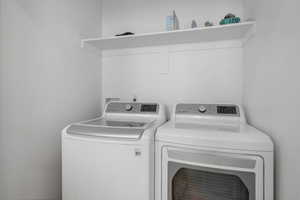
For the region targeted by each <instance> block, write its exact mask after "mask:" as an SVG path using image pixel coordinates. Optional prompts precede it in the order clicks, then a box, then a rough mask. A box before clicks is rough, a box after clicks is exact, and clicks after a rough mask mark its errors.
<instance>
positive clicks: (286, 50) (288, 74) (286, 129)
mask: <svg viewBox="0 0 300 200" xmlns="http://www.w3.org/2000/svg"><path fill="white" fill-rule="evenodd" d="M247 4H248V5H246V8H247V15H249V16H253V17H255V18H256V20H257V33H256V36H255V38H253V40H251V41H250V42H249V43H248V44H247V46H246V49H245V52H244V55H245V86H244V103H245V106H246V109H247V113H248V118H249V119H250V123H251V124H253V125H254V126H256V127H258V128H260V129H261V130H264V131H265V132H267V133H269V134H270V135H271V136H272V138H273V139H274V142H275V151H276V158H275V160H276V174H275V176H276V189H275V192H276V196H277V198H276V199H277V200H291V199H299V196H300V190H299V180H300V156H299V152H300V142H299V141H300V134H299V124H300V117H299V113H300V93H299V91H300V82H299V80H300V79H299V74H300V67H299V46H300V38H299V36H300V26H299V25H298V24H297V20H298V19H300V14H299V6H300V3H299V1H293V0H288V1H285V0H275V1H267V0H254V1H247Z"/></svg>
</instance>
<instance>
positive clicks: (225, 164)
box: [162, 147, 263, 200]
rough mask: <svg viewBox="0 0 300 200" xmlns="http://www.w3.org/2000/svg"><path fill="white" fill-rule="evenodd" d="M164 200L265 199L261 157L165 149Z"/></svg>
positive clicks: (163, 166) (163, 171)
mask: <svg viewBox="0 0 300 200" xmlns="http://www.w3.org/2000/svg"><path fill="white" fill-rule="evenodd" d="M162 162H163V163H162V199H163V200H263V160H262V159H261V158H260V157H257V156H249V155H239V154H227V153H218V152H209V151H199V150H191V149H177V148H172V147H165V148H164V149H163V159H162Z"/></svg>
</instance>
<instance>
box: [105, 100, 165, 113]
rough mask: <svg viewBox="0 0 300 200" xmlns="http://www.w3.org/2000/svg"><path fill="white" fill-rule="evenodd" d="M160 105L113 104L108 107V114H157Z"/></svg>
mask: <svg viewBox="0 0 300 200" xmlns="http://www.w3.org/2000/svg"><path fill="white" fill-rule="evenodd" d="M158 111H159V104H157V103H131V102H129V103H123V102H111V103H109V104H108V105H107V107H106V110H105V112H106V113H133V114H138V113H139V114H157V113H158Z"/></svg>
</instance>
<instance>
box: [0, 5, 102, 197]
mask: <svg viewBox="0 0 300 200" xmlns="http://www.w3.org/2000/svg"><path fill="white" fill-rule="evenodd" d="M100 10H101V5H100V1H99V0H85V1H82V0H72V1H69V0H60V1H58V0H44V1H40V0H26V1H24V0H1V10H0V13H1V17H0V20H1V21H0V22H1V23H0V24H1V39H0V42H1V43H0V49H1V51H0V52H1V65H0V66H1V74H0V75H1V78H0V81H1V83H0V92H1V93H0V94H1V100H0V111H1V112H0V113H1V118H0V119H1V120H0V123H1V124H0V127H1V138H0V139H1V144H0V148H1V149H0V152H1V164H0V165H1V168H0V169H1V172H0V175H1V178H0V188H1V189H2V191H0V199H1V200H16V199H18V200H23V199H24V200H25V199H26V200H41V199H43V200H54V199H55V200H56V199H60V191H61V184H60V168H61V167H60V131H61V129H62V128H63V127H64V126H66V125H67V124H68V123H70V122H74V121H78V120H82V119H87V118H90V117H95V116H96V115H98V114H99V113H100V111H101V110H100V109H101V108H100V106H101V99H102V98H101V92H100V91H101V59H100V57H99V56H98V55H97V54H95V53H94V52H93V51H92V50H88V49H81V48H80V37H81V36H80V35H85V36H93V37H95V36H97V35H99V34H101V11H100Z"/></svg>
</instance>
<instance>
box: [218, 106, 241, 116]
mask: <svg viewBox="0 0 300 200" xmlns="http://www.w3.org/2000/svg"><path fill="white" fill-rule="evenodd" d="M218 114H229V115H236V114H237V111H236V107H235V106H218Z"/></svg>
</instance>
